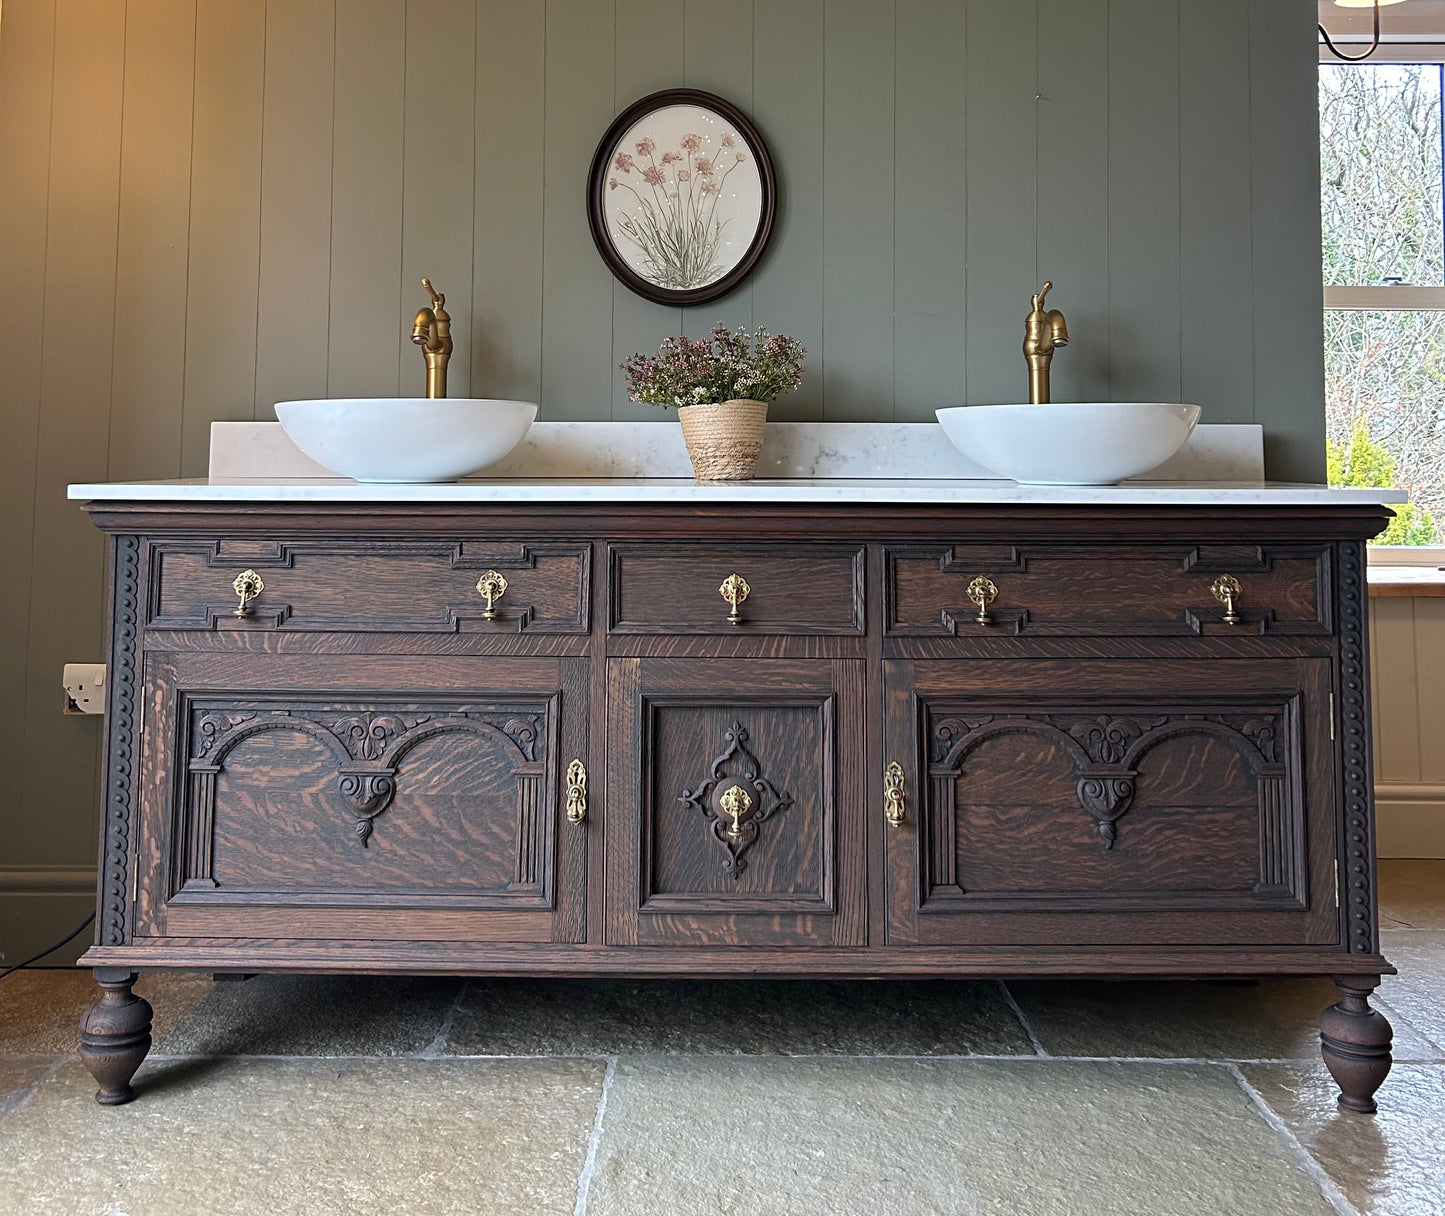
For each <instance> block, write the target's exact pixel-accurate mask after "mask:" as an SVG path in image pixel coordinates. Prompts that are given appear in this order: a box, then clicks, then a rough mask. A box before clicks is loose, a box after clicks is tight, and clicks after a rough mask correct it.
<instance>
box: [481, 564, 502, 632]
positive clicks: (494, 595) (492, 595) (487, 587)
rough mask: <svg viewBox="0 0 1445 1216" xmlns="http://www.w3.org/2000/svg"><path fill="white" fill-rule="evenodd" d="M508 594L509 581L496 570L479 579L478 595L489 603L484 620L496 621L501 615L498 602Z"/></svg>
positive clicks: (489, 571)
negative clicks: (497, 606)
mask: <svg viewBox="0 0 1445 1216" xmlns="http://www.w3.org/2000/svg"><path fill="white" fill-rule="evenodd" d="M506 593H507V580H506V579H504V578H503V577H502V576H501V575H500V574H498V573H497V571H495V570H488V571H487V572H486V573H485V574H484V575H482V577H481V578H479V579H477V594H478V595H480V596H481V597H482V598H483V599H484V600H486V601H487V607H486V610H485V611H484V612H483V613H482V620H484V621H495V620H496V619H497V617H498V616H499V615H500V614H499V613H498V612H497V608H496V601H497V600H499V599H501V598H502V596H504V595H505V594H506Z"/></svg>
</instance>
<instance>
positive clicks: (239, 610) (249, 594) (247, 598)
mask: <svg viewBox="0 0 1445 1216" xmlns="http://www.w3.org/2000/svg"><path fill="white" fill-rule="evenodd" d="M231 589H232V590H233V591H235V593H236V594H237V595H239V596H240V597H241V602H240V603H239V604H237V605H236V611H235V613H234V615H236V616H250V615H251V608H250V604H251V601H252V600H254V599H255V598H256V597H257V596H258V595H260V594H261V592H263V591H265V590H266V584H265V583H263V582H262V581H261V576H260V575H259V574H257V573H256V572H255V571H254V570H242V571H241V573H240V574H238V575H236V581H235V582H234V583H232V584H231Z"/></svg>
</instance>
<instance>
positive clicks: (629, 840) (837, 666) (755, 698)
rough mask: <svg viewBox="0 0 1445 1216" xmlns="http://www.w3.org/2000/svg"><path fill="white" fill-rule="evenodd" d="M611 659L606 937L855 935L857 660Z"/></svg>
mask: <svg viewBox="0 0 1445 1216" xmlns="http://www.w3.org/2000/svg"><path fill="white" fill-rule="evenodd" d="M608 668H609V671H608V703H607V717H608V727H607V729H608V737H607V757H608V759H607V796H608V803H607V842H608V910H607V923H608V935H607V939H608V941H609V942H613V943H616V944H627V945H671V946H676V945H729V946H737V945H756V946H788V945H805V944H809V945H811V944H819V945H827V944H838V945H858V944H861V943H862V940H863V931H864V908H863V852H864V843H863V821H862V785H863V773H862V751H863V738H864V729H863V715H864V704H863V664H862V662H861V661H859V660H836V661H815V660H808V661H790V660H768V659H734V660H727V661H723V660H699V659H613V660H610V662H609V664H608Z"/></svg>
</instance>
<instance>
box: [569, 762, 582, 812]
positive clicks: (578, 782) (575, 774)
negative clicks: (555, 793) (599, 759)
mask: <svg viewBox="0 0 1445 1216" xmlns="http://www.w3.org/2000/svg"><path fill="white" fill-rule="evenodd" d="M586 818H587V766H586V765H585V764H583V763H582V761H580V760H574V761H572V763H571V764H569V765H568V766H567V822H568V823H571V824H578V823H581V822H582V821H583V820H584V819H586Z"/></svg>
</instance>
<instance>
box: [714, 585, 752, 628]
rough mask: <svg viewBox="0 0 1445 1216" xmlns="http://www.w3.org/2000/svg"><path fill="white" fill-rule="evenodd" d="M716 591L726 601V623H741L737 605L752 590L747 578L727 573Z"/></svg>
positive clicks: (741, 616) (741, 615)
mask: <svg viewBox="0 0 1445 1216" xmlns="http://www.w3.org/2000/svg"><path fill="white" fill-rule="evenodd" d="M717 591H718V594H719V595H720V596H722V597H723V599H725V600H727V602H728V624H729V625H741V624H742V623H743V614H742V613H741V612H739V611H738V607H739V605H741V604H742V602H743V601H744V600H745V599H747V598H748V596H749V594H751V592H752V588H751V587H749V586H748V580H747V579H745V578H744V577H743V576H742V575H741V574H729V575H728V576H727V578H725V579H723V583H722V586H721V587H719V588H718V589H717Z"/></svg>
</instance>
